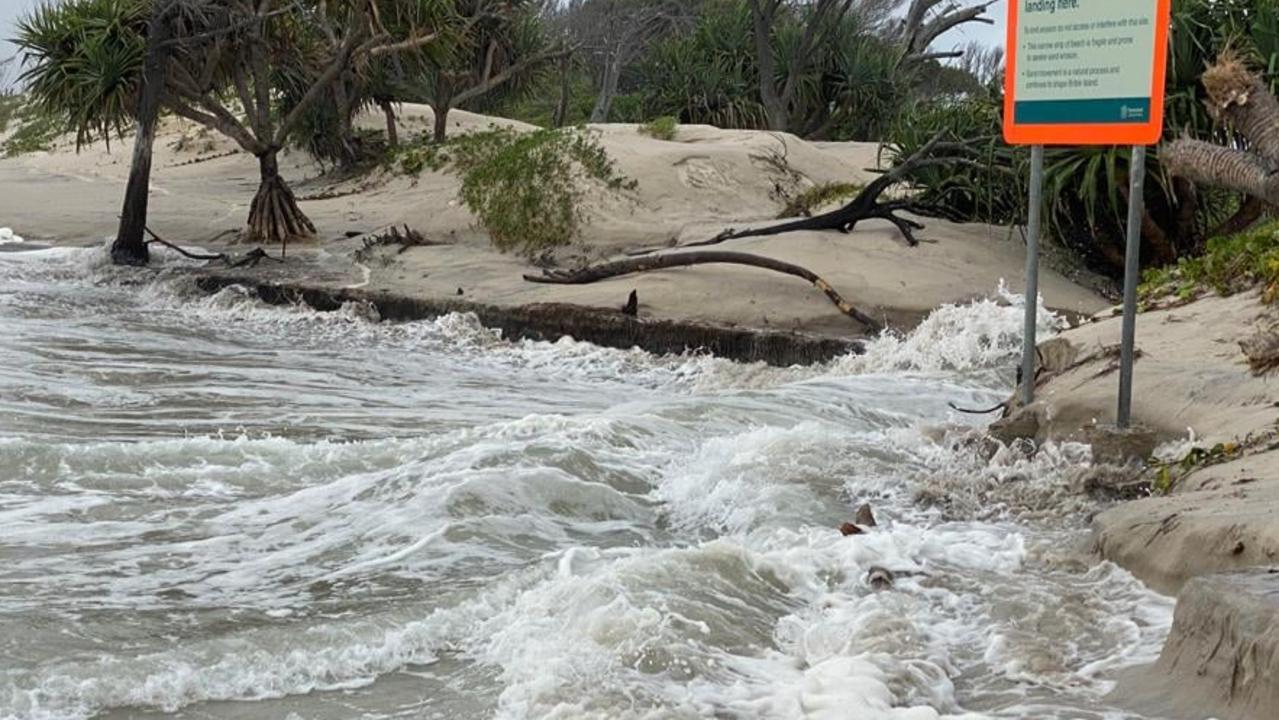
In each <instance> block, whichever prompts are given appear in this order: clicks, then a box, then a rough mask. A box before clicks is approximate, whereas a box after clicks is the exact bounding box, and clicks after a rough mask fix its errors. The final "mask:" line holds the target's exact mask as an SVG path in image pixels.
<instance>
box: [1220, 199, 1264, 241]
mask: <svg viewBox="0 0 1279 720" xmlns="http://www.w3.org/2000/svg"><path fill="white" fill-rule="evenodd" d="M1265 214H1266V204H1265V203H1264V202H1262V201H1260V200H1258V199H1257V198H1255V197H1246V198H1244V200H1243V204H1241V205H1240V206H1239V209H1238V210H1236V211H1235V214H1234V215H1231V216H1230V217H1228V218H1226V220H1225V222H1223V223H1221V224H1220V225H1218V226H1217V227H1215V228H1213V229H1212V231H1211V232H1209V233H1208V236H1209V237H1221V236H1223V235H1234V234H1236V233H1241V232H1243V231H1244V230H1247V229H1248V228H1250V227H1252V226H1253V225H1254V224H1256V222H1257V221H1258V220H1260V219H1261V216H1262V215H1265Z"/></svg>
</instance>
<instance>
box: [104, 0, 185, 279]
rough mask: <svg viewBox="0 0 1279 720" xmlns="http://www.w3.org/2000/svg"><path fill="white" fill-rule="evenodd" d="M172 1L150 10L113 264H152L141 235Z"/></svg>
mask: <svg viewBox="0 0 1279 720" xmlns="http://www.w3.org/2000/svg"><path fill="white" fill-rule="evenodd" d="M171 5H172V3H171V2H160V3H157V4H156V5H155V7H154V9H153V11H152V12H153V13H154V14H153V16H152V17H153V22H152V26H153V29H152V32H151V33H150V34H148V36H147V49H146V56H145V58H144V60H143V66H142V88H141V94H140V95H139V97H138V132H137V135H136V136H135V137H134V139H133V161H132V162H131V163H130V165H129V180H128V182H127V183H126V184H125V186H124V205H123V206H122V207H121V209H120V226H119V228H118V229H117V230H116V234H115V240H114V241H113V242H112V243H111V262H113V263H115V264H116V265H146V264H147V263H148V262H150V261H151V253H150V251H149V250H148V249H147V243H146V238H145V237H144V234H145V232H146V227H147V205H148V202H149V200H150V192H151V150H152V146H153V145H154V144H155V123H156V119H157V118H158V117H159V115H160V96H161V94H162V92H163V90H164V75H165V64H166V61H167V59H168V52H167V51H166V50H165V42H166V41H167V40H168V37H169V21H168V19H167V18H166V17H165V15H166V14H167V13H168V11H169V7H170V6H171Z"/></svg>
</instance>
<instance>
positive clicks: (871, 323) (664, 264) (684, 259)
mask: <svg viewBox="0 0 1279 720" xmlns="http://www.w3.org/2000/svg"><path fill="white" fill-rule="evenodd" d="M714 263H723V264H729V265H747V266H750V267H756V268H761V269H764V270H773V271H775V272H780V273H786V274H787V275H794V276H795V277H798V278H803V279H804V280H807V281H808V282H810V283H812V284H813V286H814V287H816V288H817V289H818V290H821V291H822V292H823V293H825V295H826V297H827V298H830V301H831V302H832V303H834V304H835V307H837V308H839V311H840V312H842V313H844V314H845V315H847V316H849V317H851V318H853V319H854V320H856V321H858V322H860V323H861V324H863V325H865V326H866V327H867V328H869V329H870V330H872V331H879V330H882V329H883V325H881V324H880V323H879V322H878V321H876V320H875V319H874V318H872V317H871V316H869V315H867V314H865V313H863V312H861V311H860V310H858V309H857V308H855V307H853V305H852V303H850V302H848V301H847V300H845V299H844V296H842V295H840V294H839V292H837V291H836V290H835V288H833V287H831V284H830V283H828V282H826V281H825V280H823V279H822V278H821V277H820V276H819V275H817V274H816V273H814V272H813V271H811V270H809V269H807V268H804V267H800V266H799V265H795V264H793V263H788V262H785V261H783V260H774V259H773V258H769V257H763V256H761V255H751V254H750V253H742V252H726V251H717V250H702V251H698V252H681V253H670V254H666V255H649V256H646V257H637V258H631V259H628V260H616V261H613V262H606V263H600V264H598V265H590V266H588V267H584V268H581V269H578V270H544V271H543V274H542V275H525V276H524V279H525V280H527V281H529V282H536V283H551V284H556V285H586V284H589V283H593V282H598V281H600V280H606V279H608V278H614V277H618V276H621V275H630V274H633V273H640V272H648V271H650V270H667V269H670V268H678V267H688V266H690V265H706V264H714Z"/></svg>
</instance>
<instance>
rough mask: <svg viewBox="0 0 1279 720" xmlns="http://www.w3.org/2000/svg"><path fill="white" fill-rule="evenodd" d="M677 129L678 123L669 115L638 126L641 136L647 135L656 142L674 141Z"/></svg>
mask: <svg viewBox="0 0 1279 720" xmlns="http://www.w3.org/2000/svg"><path fill="white" fill-rule="evenodd" d="M678 127H679V121H678V120H676V119H675V118H673V117H671V116H670V115H663V116H662V117H659V118H657V119H655V120H651V121H649V122H646V123H644V124H643V125H640V126H639V131H640V134H641V135H647V136H649V137H651V138H657V139H658V140H674V139H675V130H676V129H677V128H678Z"/></svg>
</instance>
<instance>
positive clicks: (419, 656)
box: [0, 248, 1171, 720]
mask: <svg viewBox="0 0 1279 720" xmlns="http://www.w3.org/2000/svg"><path fill="white" fill-rule="evenodd" d="M159 266H160V269H159V270H158V271H156V270H125V269H116V268H111V267H109V266H108V265H107V264H106V261H105V255H104V253H103V251H102V250H101V249H99V248H87V249H52V250H43V251H35V252H11V253H5V254H4V255H0V327H2V328H3V331H2V332H0V367H2V368H3V372H2V373H0V717H4V718H89V717H105V718H132V717H161V716H172V717H181V718H357V717H358V718H490V717H497V718H610V719H611V718H712V717H713V718H858V719H859V720H875V719H881V718H882V719H885V720H888V719H892V720H916V719H921V720H922V719H926V718H938V717H946V718H1063V719H1064V718H1071V719H1079V718H1085V719H1087V718H1095V719H1101V718H1116V719H1117V718H1138V717H1142V716H1140V715H1133V714H1130V713H1126V712H1124V711H1121V710H1119V709H1117V708H1114V707H1112V706H1111V705H1110V704H1108V702H1107V700H1106V699H1105V696H1106V693H1107V692H1108V691H1109V690H1110V689H1111V685H1112V680H1111V678H1112V677H1113V673H1114V671H1115V670H1116V669H1118V668H1121V667H1123V666H1126V665H1131V664H1135V663H1141V662H1148V661H1150V660H1151V659H1152V658H1153V657H1154V655H1155V653H1156V652H1157V650H1158V647H1159V644H1160V642H1161V641H1162V639H1163V637H1164V636H1165V635H1166V633H1167V630H1168V627H1169V624H1170V620H1171V601H1170V600H1169V599H1167V598H1164V597H1162V596H1160V595H1157V594H1154V593H1152V592H1150V591H1148V590H1147V589H1145V588H1144V587H1143V586H1142V585H1141V584H1140V583H1138V582H1136V581H1135V580H1134V579H1133V578H1132V577H1131V576H1130V575H1128V574H1127V573H1126V572H1124V571H1122V570H1121V569H1119V568H1117V567H1115V566H1113V565H1110V564H1108V563H1098V562H1096V561H1095V560H1094V559H1092V558H1090V557H1089V556H1088V555H1087V553H1086V552H1084V548H1083V541H1084V540H1085V538H1086V526H1087V518H1088V515H1089V514H1090V513H1091V512H1094V511H1095V510H1096V509H1097V506H1096V505H1095V504H1093V502H1092V501H1090V500H1088V499H1087V498H1085V497H1083V496H1082V495H1080V494H1079V493H1078V492H1077V491H1076V489H1075V487H1074V485H1075V481H1076V479H1077V477H1078V474H1079V473H1080V472H1081V469H1083V468H1086V467H1087V466H1088V464H1089V462H1090V458H1089V456H1088V452H1087V450H1086V448H1083V447H1079V446H1072V445H1061V446H1049V447H1047V448H1044V449H1041V450H1039V451H1038V452H1037V453H1033V454H1032V453H1028V452H1027V449H1026V448H1017V447H1014V448H1004V449H1001V450H999V451H998V452H997V453H995V455H994V457H993V458H989V459H987V458H985V457H984V456H983V455H981V454H979V453H978V452H977V451H976V450H975V446H976V445H977V444H976V443H974V442H972V438H973V436H972V434H971V430H972V427H973V425H974V423H977V422H979V419H976V418H972V417H969V416H964V415H960V414H957V413H955V412H953V411H952V410H951V409H950V408H949V407H948V403H949V402H955V403H958V404H961V405H969V406H974V405H987V404H993V403H994V402H997V401H998V399H1000V398H1001V397H1002V396H1003V395H1004V394H1006V393H1007V392H1008V386H1009V384H1010V381H1011V368H1012V367H1013V366H1014V365H1015V362H1016V360H1015V356H1016V350H1017V346H1018V343H1019V341H1020V326H1021V312H1022V310H1021V306H1020V299H1019V298H1017V297H1015V296H1012V295H1009V294H1007V293H1002V292H1001V293H1000V294H998V295H997V296H996V297H995V299H992V300H984V301H979V302H976V303H973V304H970V305H964V306H956V307H947V308H942V309H940V310H938V311H936V312H935V313H934V314H933V315H932V316H931V317H930V318H929V319H928V320H927V321H926V322H924V324H923V325H921V326H920V327H919V328H918V329H917V330H915V331H914V332H912V333H911V334H909V335H906V336H904V337H902V336H888V337H885V338H882V339H880V340H878V341H875V342H874V343H872V344H871V346H870V348H869V351H868V352H867V354H865V355H863V356H860V357H847V358H842V359H839V360H836V361H833V362H830V363H827V364H825V365H822V366H816V367H809V368H791V369H777V368H768V367H764V366H762V365H742V364H736V363H731V362H727V361H723V360H718V359H714V358H710V357H705V356H700V355H688V356H683V357H656V356H652V355H649V354H646V353H643V352H640V351H638V350H635V351H619V350H609V349H602V348H598V347H595V346H592V345H589V344H586V343H581V342H575V341H572V340H563V341H560V342H556V343H537V342H507V341H505V340H503V339H502V338H501V337H500V336H499V335H498V334H497V333H496V332H494V331H491V330H488V329H485V328H483V327H481V326H480V325H479V324H478V323H477V322H476V320H475V319H474V318H472V317H468V316H462V315H454V316H449V317H444V318H441V319H439V320H436V321H432V322H414V323H399V324H395V323H382V322H374V321H372V320H370V316H371V315H373V313H371V312H369V310H368V308H359V307H348V308H344V309H343V310H342V311H340V312H336V313H328V314H321V313H316V312H313V311H311V310H308V309H305V308H299V307H286V308H278V307H267V306H265V305H262V304H260V303H259V302H257V301H256V300H254V299H253V298H251V297H250V295H249V293H247V292H245V291H243V290H242V289H238V288H228V289H226V290H223V291H221V292H220V293H218V294H216V295H213V296H204V295H201V294H199V293H198V292H196V291H195V290H194V287H193V284H192V282H191V280H190V277H189V276H188V275H187V273H186V271H185V268H184V266H183V265H182V264H181V263H180V261H179V260H177V259H174V258H170V257H167V256H163V255H162V256H160V257H159ZM1041 324H1042V325H1043V329H1044V331H1045V332H1046V333H1047V332H1051V331H1052V330H1053V329H1054V328H1055V327H1056V326H1057V321H1056V319H1055V318H1053V317H1052V316H1051V315H1048V314H1044V315H1043V316H1042V317H1041ZM864 502H868V503H870V504H871V505H872V507H873V508H874V511H875V514H876V515H877V517H878V520H879V526H878V527H877V528H874V529H872V530H871V531H870V532H868V533H866V534H863V535H855V536H850V537H843V536H842V535H841V534H840V532H839V530H838V528H839V526H840V524H841V523H843V522H846V521H850V520H852V516H853V513H854V510H855V508H856V507H857V506H858V505H860V504H861V503H864ZM873 567H882V568H886V569H888V570H890V571H892V573H893V574H894V575H895V578H896V582H895V584H894V586H893V587H892V589H890V590H885V591H878V592H877V591H875V590H874V589H873V588H871V587H870V586H869V584H868V583H867V580H866V576H867V572H868V571H869V570H870V569H871V568H873Z"/></svg>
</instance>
